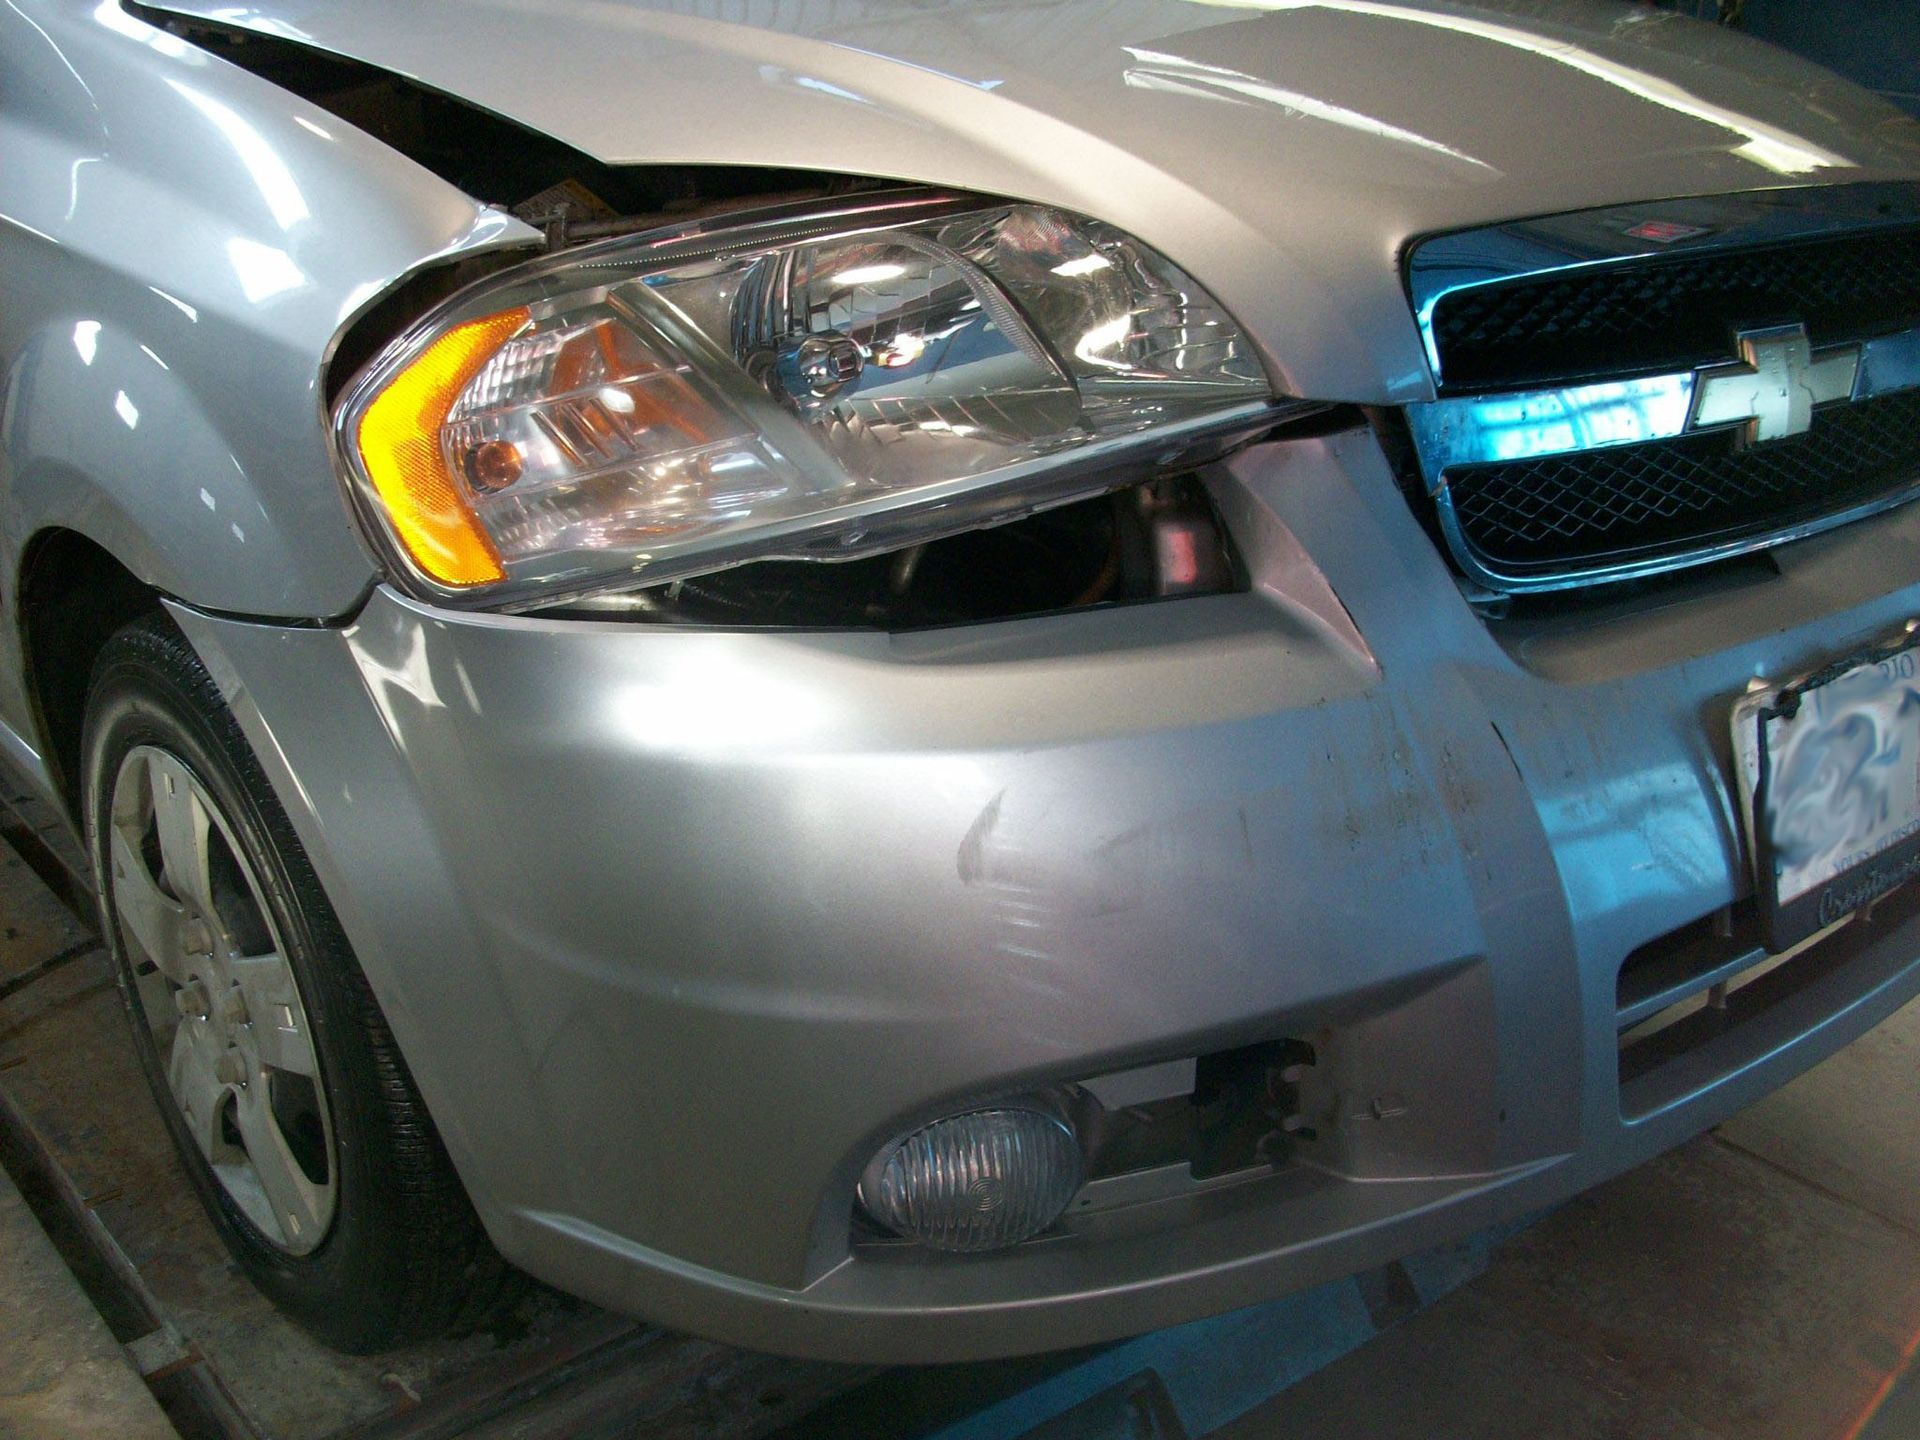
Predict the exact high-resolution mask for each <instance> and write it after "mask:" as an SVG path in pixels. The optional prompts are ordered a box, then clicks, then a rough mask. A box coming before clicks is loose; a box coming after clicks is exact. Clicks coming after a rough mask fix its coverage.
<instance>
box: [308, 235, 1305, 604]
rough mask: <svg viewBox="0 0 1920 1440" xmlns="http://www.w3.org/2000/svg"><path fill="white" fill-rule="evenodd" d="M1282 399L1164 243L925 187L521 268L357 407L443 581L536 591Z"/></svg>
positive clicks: (417, 552)
mask: <svg viewBox="0 0 1920 1440" xmlns="http://www.w3.org/2000/svg"><path fill="white" fill-rule="evenodd" d="M1278 411H1279V406H1278V405H1277V404H1276V401H1275V399H1274V397H1273V392H1272V388H1271V386H1270V385H1269V383H1268V381H1267V378H1266V375H1265V373H1264V371H1263V370H1262V368H1261V366H1260V363H1259V361H1258V359H1257V358H1256V357H1255V355H1254V352H1253V349H1252V347H1251V345H1250V344H1249V343H1248V341H1247V339H1246V337H1245V336H1244V335H1242V334H1241V332H1240V330H1239V329H1238V327H1237V326H1236V325H1235V324H1234V322H1233V320H1232V319H1231V318H1230V317H1229V316H1228V315H1227V314H1226V312H1225V311H1224V310H1223V309H1222V308H1221V307H1220V305H1219V303H1218V302H1217V301H1215V300H1214V299H1213V298H1212V297H1211V296H1209V295H1208V294H1207V293H1206V292H1205V291H1204V290H1202V289H1201V288H1200V286H1199V285H1198V284H1197V283H1196V282H1195V281H1194V280H1193V279H1192V278H1191V277H1190V276H1188V275H1187V274H1185V273H1184V272H1183V271H1181V270H1180V269H1179V268H1178V267H1176V266H1175V265H1173V264H1172V263H1171V262H1170V261H1168V260H1167V259H1166V258H1165V257H1164V256H1161V255H1159V254H1156V253H1155V252H1154V251H1152V250H1149V249H1148V248H1147V247H1146V246H1145V245H1143V244H1141V243H1140V242H1139V241H1137V240H1134V239H1132V238H1130V237H1128V236H1126V235H1124V234H1122V233H1120V232H1119V231H1117V230H1115V229H1113V228H1112V227H1110V226H1107V225H1104V224H1101V223H1099V222H1098V221H1093V220H1088V219H1085V218H1083V217H1080V216H1075V215H1068V214H1064V213H1062V212H1059V211H1056V210H1049V209H1043V208H1040V207H1037V206H1032V205H1021V204H1012V203H1002V204H989V205H986V206H984V207H983V206H982V204H981V202H979V201H977V200H970V201H957V200H951V199H949V200H933V201H929V200H924V199H914V200H910V201H906V200H894V201H892V202H877V203H876V202H870V203H869V204H867V205H866V206H864V207H862V208H860V209H855V210H843V211H840V212H838V213H821V212H820V211H819V210H818V209H816V210H814V211H812V212H811V213H807V214H802V215H799V216H794V215H792V214H787V215H784V216H782V217H780V218H777V219H770V220H763V221H760V222H758V223H754V224H750V225H736V226H735V227H733V228H729V229H719V230H706V231H681V232H676V233H669V234H665V235H662V234H660V233H658V232H656V233H654V234H651V235H645V236H640V237H637V238H633V239H622V240H616V241H611V242H607V243H604V244H600V245H596V246H592V247H586V248H582V249H579V250H575V251H571V252H567V253H565V254H561V255H556V256H553V257H550V258H548V259H545V260H542V261H538V262H534V263H533V264H530V265H527V266H523V267H520V268H519V269H516V270H512V271H508V272H506V273H504V274H503V275H501V276H498V277H495V278H494V279H492V280H489V281H486V282H483V283H482V284H480V285H479V286H476V287H474V288H472V289H469V290H467V291H465V292H463V293H462V294H461V295H460V296H458V297H456V298H455V299H454V300H453V301H452V302H450V303H449V304H448V305H447V306H445V307H443V308H442V309H440V310H438V311H436V312H435V313H434V314H433V315H431V316H429V317H428V318H427V319H426V320H425V321H423V322H422V323H421V324H420V325H418V326H416V327H415V328H414V329H413V330H412V331H411V332H409V333H408V334H407V335H405V336H403V337H402V338H401V339H400V340H399V341H398V342H396V343H395V344H394V345H393V346H391V347H390V348H389V349H388V350H387V352H386V353H385V354H384V355H383V356H381V357H380V358H379V359H378V360H376V361H375V362H374V364H373V365H372V366H371V367H370V368H369V369H368V371H367V372H366V373H365V374H364V375H363V376H362V377H361V378H360V379H359V380H358V382H356V383H355V384H354V386H353V387H352V388H351V389H350V390H349V391H348V393H347V395H346V396H345V398H344V399H343V401H342V403H341V406H340V409H339V412H338V414H337V416H336V426H337V435H338V440H339V445H340V449H341V452H342V454H343V456H344V459H345V463H346V465H347V468H348V469H349V471H350V473H351V475H352V477H353V479H354V482H355V484H356V487H357V489H358V492H359V494H360V496H361V497H362V500H363V502H364V504H363V508H364V509H365V511H366V512H367V513H368V514H369V515H370V516H371V517H372V518H373V519H374V520H375V522H376V525H377V529H378V531H379V533H380V535H381V536H382V537H383V538H384V539H385V541H386V542H387V544H386V547H385V548H386V549H387V550H388V551H389V552H390V553H391V555H392V557H393V559H394V560H395V561H396V562H397V563H398V564H399V566H400V567H401V568H402V570H403V572H404V577H405V578H407V579H409V580H410V581H411V582H412V583H413V587H414V588H416V589H419V590H422V591H424V592H425V593H427V594H429V595H431V596H433V597H434V598H437V599H443V600H452V601H454V602H455V603H471V604H484V605H488V606H495V607H505V608H514V607H516V606H526V605H531V604H540V603H546V602H548V601H556V600H561V599H566V598H570V597H574V596H578V595H581V594H585V593H588V592H591V591H597V590H609V589H619V588H630V587H632V586H635V585H642V584H655V583H658V582H661V581H666V580H671V579H675V578H677V577H683V576H687V575H691V574H695V573H698V572H701V571H706V570H714V569H718V568H721V567H723V566H727V565H732V564H738V563H740V562H742V561H745V560H753V559H761V558H771V557H776V556H777V557H788V558H797V557H833V556H851V555H857V554H863V553H871V552H872V551H874V550H877V549H883V548H891V547H894V546H899V545H905V544H910V543H913V542H915V541H918V540H925V539H931V538H934V537H935V536H938V535H941V534H946V533H951V532H953V531H956V530H961V529H966V528H969V527H972V526H976V525H980V524H985V523H990V522H992V521H995V520H997V519H1000V518H1012V517H1013V516H1016V515H1019V514H1021V513H1023V512H1025V511H1028V510H1032V509H1036V508H1040V507H1042V506H1045V505H1048V504H1053V503H1057V502H1060V501H1063V500H1067V499H1072V498H1074V497H1076V496H1078V495H1082V494H1087V493H1091V492H1092V491H1093V490H1095V489H1098V488H1101V487H1102V486H1104V485H1108V484H1112V483H1114V482H1115V477H1116V474H1118V473H1119V472H1122V471H1125V470H1126V469H1128V468H1129V467H1131V468H1132V469H1134V470H1135V471H1136V472H1137V471H1138V470H1140V469H1143V468H1146V467H1149V466H1164V465H1167V464H1172V463H1175V462H1177V461H1180V460H1182V459H1192V458H1203V456H1204V454H1205V453H1206V452H1207V451H1209V450H1215V451H1217V449H1218V448H1219V447H1220V445H1221V444H1222V443H1223V442H1224V441H1229V440H1232V439H1237V438H1239V437H1242V436H1244V435H1247V434H1251V433H1253V432H1254V431H1256V430H1258V429H1260V428H1262V427H1263V426H1265V425H1267V424H1271V423H1272V421H1273V419H1274V418H1275V417H1276V414H1277V413H1278Z"/></svg>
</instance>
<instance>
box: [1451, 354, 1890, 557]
mask: <svg viewBox="0 0 1920 1440" xmlns="http://www.w3.org/2000/svg"><path fill="white" fill-rule="evenodd" d="M1915 481H1920V391H1911V392H1907V393H1904V394H1899V395H1889V396H1886V397H1884V398H1881V399H1878V400H1868V401H1864V402H1861V403H1859V404H1854V405H1839V406H1835V407H1832V408H1829V409H1825V410H1821V411H1819V412H1818V413H1816V415H1815V416H1814V422H1813V428H1812V429H1811V430H1809V431H1807V433H1806V434H1804V435H1796V436H1795V437H1793V438H1792V439H1790V440H1780V441H1775V442H1773V443H1770V444H1765V445H1756V446H1754V447H1752V448H1751V449H1740V448H1738V446H1737V445H1736V444H1735V442H1734V437H1733V434H1732V433H1731V432H1726V431H1721V432H1714V433H1708V434H1702V435H1693V436H1688V437H1686V438H1684V439H1680V440H1664V441H1656V442H1654V443H1651V444H1646V445H1621V446H1615V447H1613V448H1611V449H1604V450H1588V451H1584V452H1580V453H1576V454H1570V455H1555V456H1549V457H1545V458H1541V459H1534V460H1515V461H1508V462H1505V463H1502V464H1498V465H1468V466H1460V467H1458V468H1456V469H1454V470H1451V471H1449V472H1448V475H1447V489H1448V494H1449V496H1450V497H1451V502H1452V505H1453V510H1454V515H1455V518H1456V522H1457V523H1458V525H1459V528H1460V531H1461V534H1462V535H1463V537H1464V538H1465V540H1466V542H1467V544H1468V546H1469V547H1470V548H1471V550H1472V551H1473V552H1474V554H1475V555H1476V556H1477V557H1478V558H1479V559H1481V560H1483V561H1485V562H1487V563H1488V564H1489V565H1490V566H1491V567H1492V568H1494V569H1496V570H1520V571H1524V570H1526V569H1528V568H1545V569H1547V570H1550V571H1552V572H1555V573H1560V572H1578V571H1581V570H1592V569H1599V568H1602V567H1604V566H1605V565H1607V564H1609V563H1614V562H1618V561H1621V560H1625V559H1639V558H1644V557H1646V556H1648V555H1650V554H1651V555H1657V554H1660V553H1662V552H1673V553H1684V552H1687V551H1691V550H1699V549H1705V548H1708V547H1710V546H1712V545H1713V544H1715V543H1717V542H1721V541H1725V540H1730V539H1735V538H1738V537H1741V536H1750V535H1760V534H1769V533H1772V532H1775V531H1778V530H1782V529H1785V528H1788V527H1791V526H1794V525H1797V524H1802V523H1805V522H1807V521H1810V520H1815V519H1818V518H1820V517H1822V516H1826V515H1831V514H1833V513H1835V512H1838V511H1842V510H1846V509H1849V508H1851V507H1854V506H1857V505H1861V504H1864V503H1867V502H1869V501H1872V500H1875V499H1878V498H1880V497H1883V496H1887V495H1890V494H1892V493H1894V492H1895V491H1898V490H1900V489H1903V488H1905V487H1906V486H1908V485H1910V484H1912V483H1914V482H1915Z"/></svg>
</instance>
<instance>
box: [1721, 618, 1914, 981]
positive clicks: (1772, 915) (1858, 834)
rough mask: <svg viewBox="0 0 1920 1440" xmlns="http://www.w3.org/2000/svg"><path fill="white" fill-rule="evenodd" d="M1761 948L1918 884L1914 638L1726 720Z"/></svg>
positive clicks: (1763, 695) (1785, 943)
mask: <svg viewBox="0 0 1920 1440" xmlns="http://www.w3.org/2000/svg"><path fill="white" fill-rule="evenodd" d="M1733 742H1734V754H1735V755H1736V756H1738V757H1739V761H1740V764H1739V772H1740V779H1741V799H1742V801H1743V808H1744V810H1745V812H1746V821H1747V839H1748V853H1749V854H1751V855H1752V856H1753V857H1754V869H1755V875H1754V880H1755V883H1756V885H1757V887H1758V890H1759V899H1760V914H1761V919H1762V922H1763V927H1764V931H1765V935H1766V940H1767V945H1768V948H1769V949H1772V950H1775V951H1779V950H1787V949H1791V948H1792V947H1793V946H1795V945H1797V944H1799V943H1800V942H1801V941H1803V940H1805V939H1806V938H1807V937H1808V936H1810V935H1813V934H1815V933H1816V932H1818V931H1820V930H1822V929H1824V928H1826V927H1827V926H1829V925H1832V924H1834V923H1835V922H1837V921H1840V920H1844V919H1845V918H1846V917H1847V916H1849V915H1851V914H1853V913H1854V912H1855V911H1857V910H1859V909H1861V908H1862V907H1864V906H1867V905H1871V904H1872V903H1873V902H1874V901H1876V900H1878V899H1879V898H1880V897H1881V896H1883V895H1885V894H1887V893H1888V892H1889V891H1891V890H1893V889H1895V888H1897V887H1898V886H1900V885H1903V884H1905V883H1906V882H1908V881H1909V880H1913V879H1915V878H1917V877H1920V642H1917V641H1916V640H1915V638H1914V636H1913V635H1912V634H1906V635H1902V636H1901V637H1900V638H1899V640H1898V641H1896V642H1893V643H1891V644H1888V645H1884V646H1879V647H1876V648H1875V649H1874V650H1872V651H1870V652H1868V653H1866V654H1863V655H1855V656H1853V657H1852V658H1851V659H1848V660H1845V661H1842V662H1840V663H1839V664H1837V665H1831V666H1828V667H1827V668H1826V669H1825V670H1822V671H1820V672H1819V673H1818V674H1816V675H1813V676H1810V677H1809V678H1808V679H1806V680H1803V681H1800V682H1798V683H1796V684H1793V685H1787V686H1782V687H1780V688H1778V689H1774V690H1762V691H1757V692H1755V693H1754V694H1751V695H1747V696H1744V697H1742V699H1741V700H1740V701H1739V702H1738V703H1737V704H1736V705H1735V706H1734V711H1733Z"/></svg>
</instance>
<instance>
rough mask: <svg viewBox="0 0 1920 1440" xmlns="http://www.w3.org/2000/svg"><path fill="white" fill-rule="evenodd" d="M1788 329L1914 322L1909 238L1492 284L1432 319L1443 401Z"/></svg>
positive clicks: (1832, 333)
mask: <svg viewBox="0 0 1920 1440" xmlns="http://www.w3.org/2000/svg"><path fill="white" fill-rule="evenodd" d="M1796 321H1798V322H1799V323H1801V324H1804V325H1805V326H1806V327H1807V331H1808V333H1809V334H1810V335H1811V336H1812V338H1813V342H1814V344H1816V345H1832V344H1839V343H1841V342H1844V341H1849V340H1858V339H1863V338H1866V337H1867V336H1870V335H1875V334H1886V333H1891V332H1892V331H1895V330H1904V329H1907V328H1908V327H1910V326H1912V325H1914V324H1916V323H1920V230H1898V231H1882V232H1876V233H1872V234H1866V235H1848V236H1844V237H1842V238H1840V239H1833V240H1819V241H1813V242H1808V243H1802V244H1798V245H1790V246H1782V247H1779V248H1775V249H1768V250H1750V251H1734V252H1725V251H1723V252H1719V253H1715V254H1697V255H1674V256H1670V257H1665V258H1661V259H1654V260H1633V261H1629V262H1625V263H1622V264H1619V265H1610V266H1604V267H1599V268H1596V269H1592V270H1584V271H1583V270H1575V271H1569V272H1566V273H1563V274H1559V275H1546V276H1539V277H1535V278H1530V279H1524V280H1507V281H1500V282H1497V283H1495V284H1491V285H1483V286H1480V287H1478V288H1476V289H1470V290H1460V291H1456V292H1455V293H1453V294H1451V295H1447V296H1445V297H1443V298H1442V299H1441V300H1440V302H1439V304H1438V305H1437V306H1436V307H1435V310H1434V314H1433V327H1434V343H1435V345H1436V347H1437V348H1438V350H1439V354H1440V373H1441V376H1442V378H1443V379H1444V381H1445V384H1446V387H1447V388H1448V389H1449V390H1453V389H1481V388H1488V387H1513V388H1523V387H1524V388H1532V387H1535V386H1538V385H1545V384H1551V383H1553V382H1556V381H1560V380H1568V379H1576V378H1579V377H1581V376H1586V375H1601V374H1606V375H1619V374H1625V373H1629V372H1632V371H1636V370H1659V369H1673V370H1685V369H1689V368H1691V367H1692V366H1695V365H1701V364H1708V363H1711V362H1713V361H1716V360H1726V359H1729V358H1731V355H1732V353H1733V350H1732V347H1733V336H1734V332H1735V331H1737V330H1741V329H1752V328H1755V327H1758V326H1762V325H1770V324H1792V323H1794V322H1796Z"/></svg>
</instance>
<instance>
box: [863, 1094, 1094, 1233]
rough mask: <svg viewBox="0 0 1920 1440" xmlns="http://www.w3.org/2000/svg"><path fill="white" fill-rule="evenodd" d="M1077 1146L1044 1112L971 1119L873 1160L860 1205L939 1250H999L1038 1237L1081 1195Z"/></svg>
mask: <svg viewBox="0 0 1920 1440" xmlns="http://www.w3.org/2000/svg"><path fill="white" fill-rule="evenodd" d="M1080 1178H1081V1157H1080V1147H1079V1145H1078V1144H1077V1143H1076V1142H1075V1140H1074V1138H1073V1132H1072V1131H1071V1130H1070V1129H1068V1128H1067V1126H1066V1124H1065V1122H1063V1121H1061V1120H1060V1119H1058V1118H1057V1117H1055V1116H1053V1115H1049V1114H1047V1113H1045V1112H1044V1111H1040V1110H1028V1109H1014V1108H1009V1109H1004V1110H972V1111H969V1112H968V1113H967V1114H965V1115H954V1116H951V1117H949V1118H948V1119H945V1120H936V1121H934V1122H933V1124H931V1125H929V1126H927V1127H926V1128H925V1129H923V1130H916V1131H914V1132H913V1134H911V1135H909V1136H907V1137H906V1138H905V1139H903V1140H897V1141H895V1142H894V1143H893V1144H891V1145H889V1146H888V1147H887V1148H886V1149H884V1150H882V1151H881V1152H880V1153H879V1154H878V1155H876V1156H874V1158H873V1163H872V1164H871V1165H869V1166H868V1167H867V1172H866V1174H865V1175H863V1176H862V1177H861V1179H860V1203H861V1204H863V1205H864V1206H866V1208H867V1213H868V1214H870V1215H872V1216H873V1218H874V1219H876V1220H878V1221H879V1222H880V1223H881V1224H882V1225H884V1226H886V1227H887V1228H888V1229H889V1230H892V1231H894V1232H895V1233H896V1234H899V1235H902V1236H905V1237H906V1238H907V1239H909V1240H918V1241H919V1242H920V1243H921V1244H923V1245H925V1246H927V1247H928V1248H930V1249H934V1250H995V1249H998V1248H1000V1247H1001V1246H1003V1245H1017V1244H1019V1243H1020V1242H1021V1241H1022V1240H1025V1239H1027V1238H1028V1237H1029V1236H1032V1235H1037V1234H1039V1233H1040V1232H1041V1231H1042V1230H1044V1229H1046V1228H1047V1226H1049V1225H1051V1224H1052V1223H1053V1222H1054V1221H1055V1220H1056V1219H1058V1218H1059V1215H1060V1212H1061V1211H1062V1210H1064V1209H1066V1208H1067V1202H1068V1201H1069V1200H1071V1199H1073V1196H1074V1192H1075V1191H1077V1190H1078V1189H1079V1188H1080Z"/></svg>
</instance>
